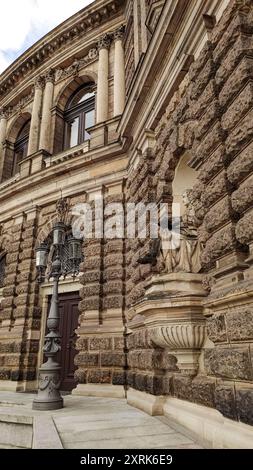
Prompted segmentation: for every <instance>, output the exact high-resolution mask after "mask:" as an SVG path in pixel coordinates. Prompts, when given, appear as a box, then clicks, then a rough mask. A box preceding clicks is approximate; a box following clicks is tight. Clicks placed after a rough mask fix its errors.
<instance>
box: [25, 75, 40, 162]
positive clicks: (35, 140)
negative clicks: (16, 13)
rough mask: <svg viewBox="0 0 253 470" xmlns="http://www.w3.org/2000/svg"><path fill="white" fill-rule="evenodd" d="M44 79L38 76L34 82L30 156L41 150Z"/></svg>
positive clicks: (29, 145) (29, 144)
mask: <svg viewBox="0 0 253 470" xmlns="http://www.w3.org/2000/svg"><path fill="white" fill-rule="evenodd" d="M42 89H43V80H42V78H41V77H38V78H37V79H36V81H35V83H34V100H33V109H32V119H31V127H30V135H29V143H28V152H27V154H28V156H29V155H32V154H33V153H35V152H37V151H38V150H39V132H40V111H41V102H42Z"/></svg>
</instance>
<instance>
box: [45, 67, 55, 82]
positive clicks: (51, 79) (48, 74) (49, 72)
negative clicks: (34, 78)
mask: <svg viewBox="0 0 253 470" xmlns="http://www.w3.org/2000/svg"><path fill="white" fill-rule="evenodd" d="M54 75H55V72H54V69H52V68H50V69H48V70H47V71H46V73H45V75H44V80H45V83H47V82H52V83H54V78H55V77H54Z"/></svg>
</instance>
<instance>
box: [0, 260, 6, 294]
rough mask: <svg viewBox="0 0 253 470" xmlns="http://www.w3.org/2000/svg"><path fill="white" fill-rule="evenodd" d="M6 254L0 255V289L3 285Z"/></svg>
mask: <svg viewBox="0 0 253 470" xmlns="http://www.w3.org/2000/svg"><path fill="white" fill-rule="evenodd" d="M5 266H6V253H1V254H0V288H1V287H3V285H4V277H5Z"/></svg>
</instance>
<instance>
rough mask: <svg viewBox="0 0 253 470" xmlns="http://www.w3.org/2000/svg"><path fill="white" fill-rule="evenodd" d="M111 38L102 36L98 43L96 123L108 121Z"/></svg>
mask: <svg viewBox="0 0 253 470" xmlns="http://www.w3.org/2000/svg"><path fill="white" fill-rule="evenodd" d="M110 44H111V38H110V36H108V35H105V36H103V37H102V38H101V39H100V40H99V42H98V50H99V59H98V83H97V123H100V122H104V121H106V120H107V119H108V106H109V101H108V99H109V84H108V78H109V49H110Z"/></svg>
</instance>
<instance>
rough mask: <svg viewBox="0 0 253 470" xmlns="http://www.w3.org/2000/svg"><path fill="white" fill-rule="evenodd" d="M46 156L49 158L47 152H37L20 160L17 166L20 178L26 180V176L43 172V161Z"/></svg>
mask: <svg viewBox="0 0 253 470" xmlns="http://www.w3.org/2000/svg"><path fill="white" fill-rule="evenodd" d="M48 156H50V154H49V153H48V152H46V151H45V150H39V151H38V152H36V153H34V154H33V155H31V156H29V157H27V158H25V159H24V160H22V161H21V162H20V164H19V165H20V176H21V178H26V177H27V176H30V175H32V174H34V173H37V172H38V171H41V170H43V168H45V166H46V165H45V161H44V159H45V158H46V157H48Z"/></svg>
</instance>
